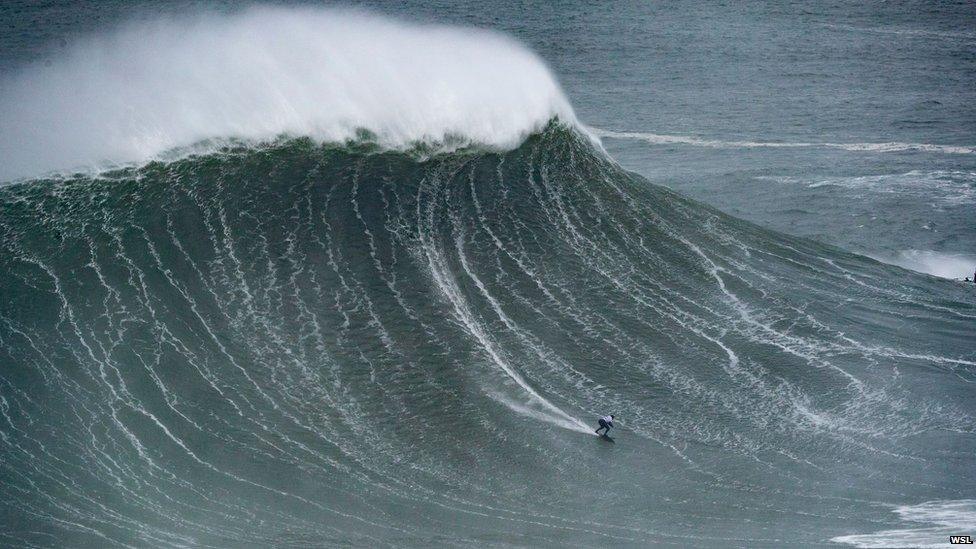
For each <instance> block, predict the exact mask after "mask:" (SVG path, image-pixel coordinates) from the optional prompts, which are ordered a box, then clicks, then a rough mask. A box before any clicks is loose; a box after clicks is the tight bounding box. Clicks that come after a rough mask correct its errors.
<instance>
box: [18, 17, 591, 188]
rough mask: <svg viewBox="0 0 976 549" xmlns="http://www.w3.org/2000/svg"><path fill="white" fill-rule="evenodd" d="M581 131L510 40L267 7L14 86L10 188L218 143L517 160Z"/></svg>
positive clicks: (105, 46) (114, 36) (152, 28)
mask: <svg viewBox="0 0 976 549" xmlns="http://www.w3.org/2000/svg"><path fill="white" fill-rule="evenodd" d="M553 117H558V118H560V119H561V120H562V121H564V122H566V123H569V124H575V116H574V114H573V111H572V108H571V106H570V105H569V102H568V101H567V100H566V98H565V96H564V94H563V92H562V90H561V89H560V87H559V84H558V83H557V81H556V79H555V78H554V77H553V75H552V73H551V72H550V71H549V69H548V68H547V67H546V65H545V64H544V63H543V62H542V61H541V60H540V59H539V58H538V57H537V56H536V55H535V54H533V53H532V52H531V51H529V50H528V49H526V48H525V47H523V46H522V45H520V44H519V43H517V42H516V41H515V40H513V39H511V38H509V37H507V36H504V35H501V34H497V33H494V32H489V31H484V30H478V29H465V28H450V27H443V26H430V25H420V24H408V23H404V22H397V21H393V20H390V19H388V18H383V17H379V16H376V15H370V14H365V13H361V12H351V11H344V10H336V9H313V8H281V7H276V8H271V7H255V8H250V9H247V10H244V11H242V12H239V13H237V14H234V15H217V14H196V15H191V16H186V17H183V18H179V19H168V20H160V21H155V22H152V23H140V24H131V25H128V26H124V27H123V28H121V29H119V30H117V31H115V32H113V33H111V34H109V35H102V36H97V37H92V38H89V39H87V40H86V41H83V42H81V43H78V44H75V45H74V46H73V47H71V48H69V53H68V54H66V55H65V56H64V57H62V58H58V59H52V60H50V64H49V65H48V66H41V65H38V66H33V67H29V68H27V69H25V70H22V71H20V72H18V73H17V74H14V75H10V76H8V77H7V78H6V79H5V80H4V81H2V82H0V179H11V178H14V177H22V176H29V175H35V174H37V173H40V172H46V171H53V170H62V169H73V168H76V167H81V166H89V167H91V166H93V167H98V166H101V165H104V164H105V163H109V164H112V163H125V162H140V161H145V160H148V159H151V158H154V157H156V156H157V155H160V154H161V153H163V152H165V151H167V150H170V149H173V148H177V147H185V146H190V145H193V144H195V143H198V142H200V141H203V140H208V139H219V138H238V139H244V140H259V141H260V140H268V139H273V138H275V137H277V136H280V135H282V134H288V135H307V136H312V137H314V138H317V139H320V140H323V141H344V140H347V139H351V138H355V137H356V135H357V133H356V132H357V130H359V129H365V130H368V131H370V132H372V133H374V134H375V135H376V138H377V140H378V141H379V142H380V144H381V145H384V146H388V147H392V148H402V147H409V146H413V145H416V144H417V143H418V142H424V143H443V142H445V141H448V142H456V141H462V142H467V143H478V144H483V145H486V146H490V147H498V148H511V147H514V146H516V145H518V144H519V143H521V141H522V140H523V139H524V138H525V137H526V136H527V135H528V134H530V133H532V132H534V131H537V130H539V129H541V128H542V127H543V126H544V125H545V124H546V123H547V122H548V121H549V120H551V119H552V118H553Z"/></svg>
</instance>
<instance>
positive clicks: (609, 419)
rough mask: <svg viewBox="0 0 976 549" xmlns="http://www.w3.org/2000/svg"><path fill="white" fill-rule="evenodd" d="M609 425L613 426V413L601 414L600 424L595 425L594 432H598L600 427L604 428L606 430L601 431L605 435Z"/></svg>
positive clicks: (608, 430)
mask: <svg viewBox="0 0 976 549" xmlns="http://www.w3.org/2000/svg"><path fill="white" fill-rule="evenodd" d="M611 427H613V414H610V415H609V416H603V417H601V418H600V426H599V427H597V429H596V434H598V435H599V434H600V429H606V431H604V432H603V436H607V433H609V432H610V428H611Z"/></svg>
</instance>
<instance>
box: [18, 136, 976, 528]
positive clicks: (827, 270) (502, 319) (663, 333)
mask: <svg viewBox="0 0 976 549" xmlns="http://www.w3.org/2000/svg"><path fill="white" fill-rule="evenodd" d="M0 250H2V252H0V293H2V294H3V295H4V296H5V299H3V300H0V341H2V345H0V363H2V364H3V365H4V367H3V368H2V369H0V445H2V447H3V452H2V453H0V484H2V490H0V491H2V493H3V494H5V497H3V498H0V517H2V520H0V525H2V526H0V534H2V535H3V537H4V540H5V543H6V542H10V543H13V544H25V545H26V544H33V545H35V546H68V545H70V546H92V547H96V546H97V547H105V546H115V545H135V546H154V547H169V546H186V545H194V546H201V545H216V546H260V545H269V544H275V545H281V546H308V545H355V546H369V547H377V546H385V545H396V546H429V545H441V544H445V545H447V544H457V545H469V546H484V545H487V544H501V545H506V544H514V545H533V546H539V545H586V546H599V545H633V546H646V545H649V544H677V545H681V546H708V547H714V546H716V545H746V546H753V547H757V546H781V545H782V538H783V536H786V535H788V536H789V537H790V539H791V541H792V542H795V543H801V544H803V543H818V544H819V543H827V540H829V539H831V538H835V537H838V538H841V537H843V536H851V535H854V534H864V533H868V532H877V531H881V530H890V529H897V528H899V527H900V525H899V524H898V522H899V521H898V518H897V517H896V516H894V514H892V513H890V512H889V511H888V509H886V508H885V507H884V505H882V504H886V503H887V504H891V505H892V506H894V505H916V504H919V503H921V502H926V501H932V500H962V499H964V498H965V497H966V496H967V495H971V494H972V493H973V489H974V488H976V477H974V474H973V468H972V461H971V457H972V455H973V452H974V451H976V438H974V436H973V433H974V431H976V421H974V417H973V413H972V411H973V410H974V409H976V402H974V396H973V392H972V390H971V387H972V383H973V382H976V355H974V351H973V347H972V341H973V339H972V336H973V329H972V325H973V321H974V319H976V306H974V301H973V297H972V295H973V294H972V290H971V288H970V287H969V286H963V285H962V284H955V283H952V282H948V281H943V280H939V279H935V278H930V277H925V276H921V275H913V274H911V273H908V272H905V271H901V270H899V269H896V268H893V267H889V266H886V265H884V264H881V263H877V262H875V261H873V260H870V259H866V258H862V257H859V256H854V255H849V254H846V253H844V252H841V251H839V250H837V249H835V248H831V247H828V246H823V245H819V244H816V243H813V242H810V241H806V240H802V239H794V238H789V237H785V236H781V235H776V234H773V233H769V232H767V231H764V230H761V229H759V228H757V227H755V226H753V225H751V224H748V223H745V222H742V221H738V220H735V219H733V218H730V217H727V216H725V215H722V214H720V213H718V212H716V211H714V210H712V209H710V208H707V207H704V206H702V205H700V204H698V203H695V202H693V201H690V200H688V199H684V198H681V197H680V196H677V195H675V194H673V193H672V192H670V191H667V190H665V189H663V188H660V187H656V186H653V185H650V184H649V183H647V182H646V181H645V180H643V179H641V178H640V177H638V176H636V175H633V174H630V173H627V172H625V171H623V170H621V169H620V168H619V167H617V165H616V164H614V163H613V162H611V161H609V160H607V159H606V157H605V156H603V155H602V154H601V153H598V152H597V151H595V150H594V148H593V145H592V144H591V143H590V142H589V141H588V139H586V138H583V137H581V136H580V135H579V134H578V133H577V132H576V131H575V130H572V129H568V128H566V127H565V126H563V125H561V124H558V123H554V124H551V125H550V126H548V127H547V129H546V130H545V131H544V132H541V133H537V134H535V135H533V136H531V137H530V138H529V139H528V140H527V141H526V142H525V143H523V144H522V145H521V146H519V147H517V148H515V149H514V150H511V151H508V152H502V151H490V150H464V151H459V152H455V153H451V154H439V155H434V156H432V157H430V158H427V159H418V158H416V157H415V156H411V155H408V154H405V153H401V152H396V151H387V152H382V151H379V150H376V149H375V148H373V147H371V146H366V145H356V146H345V147H338V146H332V145H321V144H318V143H317V142H316V141H315V140H313V139H305V138H303V139H290V140H280V141H277V142H275V143H273V144H271V145H268V146H264V147H260V148H252V147H247V146H238V147H228V148H225V149H224V150H222V151H219V152H215V153H212V154H207V155H201V156H192V157H188V158H184V159H180V160H175V161H171V162H154V163H150V164H148V165H146V166H143V167H141V168H126V169H121V170H117V171H114V172H108V173H104V174H102V175H100V176H98V177H94V176H82V175H79V176H74V177H70V178H59V179H47V180H35V181H32V182H29V183H24V184H18V185H10V186H7V187H4V188H2V189H0ZM611 412H612V413H614V414H616V415H618V416H620V417H621V418H622V421H621V425H620V426H619V427H618V429H617V433H615V435H616V437H617V443H616V444H615V445H609V444H608V443H606V442H605V441H603V440H601V439H599V438H597V437H595V436H592V434H590V432H589V431H588V429H589V428H594V427H595V424H594V418H595V417H597V416H598V415H599V414H605V413H611ZM780 526H782V527H783V528H787V529H788V531H784V532H778V531H777V530H776V529H777V528H778V527H780ZM939 532H940V533H939V535H941V531H939ZM843 539H848V538H843ZM850 539H860V538H850Z"/></svg>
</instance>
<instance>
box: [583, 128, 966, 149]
mask: <svg viewBox="0 0 976 549" xmlns="http://www.w3.org/2000/svg"><path fill="white" fill-rule="evenodd" d="M587 129H588V130H589V132H590V133H591V134H593V135H595V136H597V137H606V138H610V139H634V140H638V141H644V142H646V143H650V144H652V145H690V146H695V147H709V148H714V149H756V148H771V149H796V148H816V147H819V148H825V149H843V150H846V151H860V152H876V153H890V152H905V151H922V152H934V153H943V154H976V146H964V145H936V144H932V143H903V142H897V141H893V142H884V143H815V142H802V141H800V142H796V141H792V142H779V141H723V140H719V139H702V138H699V137H693V136H688V135H667V134H659V133H648V132H615V131H611V130H602V129H599V128H587Z"/></svg>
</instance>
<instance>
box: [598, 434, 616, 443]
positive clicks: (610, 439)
mask: <svg viewBox="0 0 976 549" xmlns="http://www.w3.org/2000/svg"><path fill="white" fill-rule="evenodd" d="M600 438H602V439H603V440H605V441H607V442H610V443H612V444H616V443H617V441H616V440H613V439H612V438H610V435H600Z"/></svg>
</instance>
